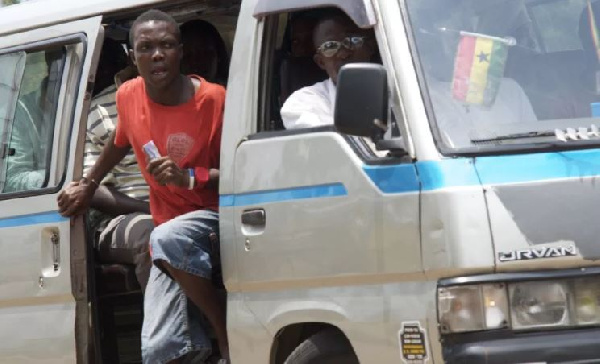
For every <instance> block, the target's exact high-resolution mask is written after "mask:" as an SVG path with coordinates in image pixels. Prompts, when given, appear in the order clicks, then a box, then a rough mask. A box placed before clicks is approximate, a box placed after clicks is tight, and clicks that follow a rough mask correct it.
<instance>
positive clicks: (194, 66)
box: [181, 19, 229, 86]
mask: <svg viewBox="0 0 600 364" xmlns="http://www.w3.org/2000/svg"><path fill="white" fill-rule="evenodd" d="M181 43H182V45H183V58H182V59H181V72H182V73H183V74H184V75H198V76H200V77H202V78H204V79H205V80H207V81H208V82H212V83H218V84H219V85H221V86H226V85H227V78H228V76H229V54H228V53H227V47H226V46H225V41H224V40H223V38H222V37H221V35H220V34H219V31H218V30H217V28H215V26H214V25H212V24H211V23H209V22H207V21H206V20H201V19H195V20H189V21H187V22H185V23H183V24H182V25H181Z"/></svg>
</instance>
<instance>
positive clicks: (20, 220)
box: [0, 211, 69, 228]
mask: <svg viewBox="0 0 600 364" xmlns="http://www.w3.org/2000/svg"><path fill="white" fill-rule="evenodd" d="M64 221H69V218H67V217H62V216H61V215H60V214H59V213H58V211H47V212H42V213H39V214H31V215H21V216H11V217H7V218H0V228H11V227H17V226H26V225H36V224H50V223H57V222H64Z"/></svg>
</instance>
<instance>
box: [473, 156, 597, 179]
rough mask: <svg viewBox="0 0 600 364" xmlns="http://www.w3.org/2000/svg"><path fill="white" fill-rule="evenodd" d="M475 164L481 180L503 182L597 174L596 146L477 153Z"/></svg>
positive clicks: (580, 176)
mask: <svg viewBox="0 0 600 364" xmlns="http://www.w3.org/2000/svg"><path fill="white" fill-rule="evenodd" d="M475 166H476V168H477V172H478V173H479V177H480V178H481V182H482V183H483V184H486V185H487V184H490V185H494V184H507V183H523V182H534V181H544V180H551V179H561V178H582V177H593V176H600V149H591V150H577V151H569V152H557V153H535V154H520V155H507V156H500V157H480V158H477V159H476V162H475Z"/></svg>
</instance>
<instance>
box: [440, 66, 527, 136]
mask: <svg viewBox="0 0 600 364" xmlns="http://www.w3.org/2000/svg"><path fill="white" fill-rule="evenodd" d="M428 85H429V95H430V96H431V102H432V103H433V110H434V112H435V118H436V120H437V123H438V128H439V129H440V132H441V133H442V135H443V136H444V138H445V139H446V141H447V142H448V143H449V144H450V145H451V146H453V147H469V146H471V145H472V144H471V139H476V138H478V137H480V136H481V135H489V134H483V133H481V131H484V130H486V129H487V127H488V126H492V125H501V124H511V123H530V122H533V121H536V120H537V117H536V116H535V113H534V111H533V108H532V107H531V104H530V102H529V98H528V97H527V95H525V92H523V89H522V88H521V86H519V84H518V83H516V82H515V81H514V80H512V79H510V78H504V79H502V81H501V83H500V88H499V89H498V94H497V95H496V99H495V101H494V104H493V105H492V106H490V107H485V106H482V105H469V104H464V103H462V102H460V101H457V100H455V99H453V98H452V84H451V83H450V82H438V81H433V80H430V82H429V84H428ZM478 131H479V133H478Z"/></svg>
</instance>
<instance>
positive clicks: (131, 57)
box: [127, 49, 137, 67]
mask: <svg viewBox="0 0 600 364" xmlns="http://www.w3.org/2000/svg"><path fill="white" fill-rule="evenodd" d="M127 53H128V54H129V59H130V60H131V63H132V64H133V65H134V66H136V67H137V62H136V61H135V52H134V51H133V49H130V50H129V51H128V52H127Z"/></svg>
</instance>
